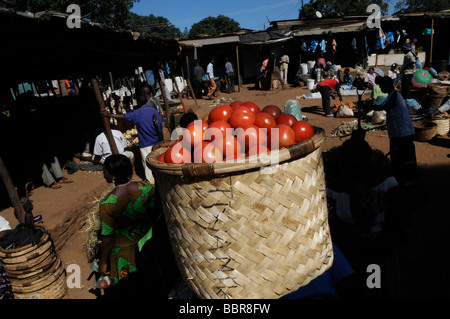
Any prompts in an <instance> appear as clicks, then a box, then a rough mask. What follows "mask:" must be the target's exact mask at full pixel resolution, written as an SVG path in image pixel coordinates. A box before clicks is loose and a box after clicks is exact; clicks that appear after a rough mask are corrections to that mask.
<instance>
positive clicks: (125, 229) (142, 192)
mask: <svg viewBox="0 0 450 319" xmlns="http://www.w3.org/2000/svg"><path fill="white" fill-rule="evenodd" d="M132 175H133V169H132V165H131V162H130V160H129V159H128V157H126V156H125V155H122V154H114V155H111V156H109V157H108V158H107V159H106V160H105V163H104V169H103V176H104V178H105V179H106V181H107V182H108V183H114V184H115V185H116V187H115V188H114V189H113V190H112V191H111V192H110V193H109V194H108V195H106V196H105V197H104V198H103V199H102V200H101V202H100V218H101V224H102V227H101V240H102V248H101V251H100V262H99V272H100V273H101V274H102V275H104V276H106V275H109V276H110V279H111V284H112V285H116V284H117V283H119V282H120V281H122V280H123V279H125V278H126V277H127V276H128V275H130V274H132V273H135V272H136V271H137V268H136V252H137V251H139V250H140V249H141V248H142V246H143V245H144V244H145V242H146V241H147V240H149V239H150V238H151V235H152V229H151V227H150V216H149V213H148V208H149V207H152V206H153V205H154V197H153V196H154V193H155V190H154V187H153V185H152V184H150V183H148V182H143V181H133V180H132V179H131V177H132ZM108 269H109V271H108Z"/></svg>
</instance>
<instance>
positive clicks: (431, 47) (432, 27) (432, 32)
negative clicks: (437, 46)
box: [430, 18, 434, 66]
mask: <svg viewBox="0 0 450 319" xmlns="http://www.w3.org/2000/svg"><path fill="white" fill-rule="evenodd" d="M433 41H434V18H433V19H431V46H430V66H431V62H433Z"/></svg>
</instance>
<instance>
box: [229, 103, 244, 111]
mask: <svg viewBox="0 0 450 319" xmlns="http://www.w3.org/2000/svg"><path fill="white" fill-rule="evenodd" d="M241 104H242V102H241V101H233V102H231V103H230V106H231V108H232V109H233V111H234V110H235V109H237V108H238V106H240V105H241Z"/></svg>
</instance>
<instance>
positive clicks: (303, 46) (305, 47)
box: [300, 42, 308, 52]
mask: <svg viewBox="0 0 450 319" xmlns="http://www.w3.org/2000/svg"><path fill="white" fill-rule="evenodd" d="M300 49H301V50H302V52H307V51H308V46H307V45H306V42H303V43H302V45H301V46H300Z"/></svg>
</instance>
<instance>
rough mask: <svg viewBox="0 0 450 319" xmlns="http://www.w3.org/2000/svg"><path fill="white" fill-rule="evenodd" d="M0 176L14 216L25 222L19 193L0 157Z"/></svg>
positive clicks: (20, 221)
mask: <svg viewBox="0 0 450 319" xmlns="http://www.w3.org/2000/svg"><path fill="white" fill-rule="evenodd" d="M0 176H1V177H2V180H3V183H4V184H5V187H6V190H7V191H8V195H9V199H10V200H11V204H12V205H13V207H14V215H15V216H16V218H17V220H18V221H19V223H24V222H25V210H24V209H23V207H22V204H21V203H20V199H19V195H18V194H17V188H16V187H15V186H14V184H13V181H12V179H11V176H10V175H9V172H8V170H7V169H6V166H5V163H3V160H2V158H1V157H0Z"/></svg>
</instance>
